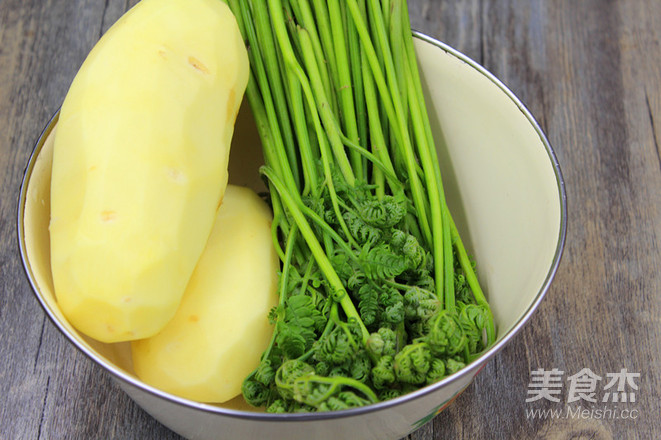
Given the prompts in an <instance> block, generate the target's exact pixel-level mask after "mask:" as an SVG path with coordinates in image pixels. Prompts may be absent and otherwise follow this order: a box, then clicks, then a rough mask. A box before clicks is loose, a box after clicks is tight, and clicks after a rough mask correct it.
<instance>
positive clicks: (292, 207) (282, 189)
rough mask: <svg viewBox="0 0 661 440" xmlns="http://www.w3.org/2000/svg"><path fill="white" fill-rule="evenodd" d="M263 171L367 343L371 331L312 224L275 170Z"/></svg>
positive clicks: (335, 294)
mask: <svg viewBox="0 0 661 440" xmlns="http://www.w3.org/2000/svg"><path fill="white" fill-rule="evenodd" d="M261 172H262V174H264V175H265V176H266V177H267V178H268V179H269V181H270V182H271V183H272V184H273V186H274V187H275V189H276V191H278V193H279V194H280V197H281V199H282V202H283V204H284V206H286V207H287V209H288V211H289V214H290V215H291V216H292V218H293V219H294V221H295V222H296V224H297V225H298V228H299V230H300V232H301V235H302V236H303V238H304V239H305V242H306V243H307V245H308V247H309V248H310V251H311V252H312V255H313V256H314V258H315V260H316V261H317V265H318V266H319V269H320V270H321V272H322V273H323V274H324V277H325V278H326V281H327V282H328V284H329V286H330V289H331V291H332V292H333V296H334V298H336V300H338V302H339V303H340V305H341V306H342V310H344V313H345V314H346V315H347V318H353V319H355V320H356V322H358V325H359V327H360V329H361V333H362V334H363V341H362V342H363V343H365V341H367V338H368V337H369V332H368V331H367V328H366V327H365V324H364V323H363V321H362V319H361V318H360V314H359V313H358V311H357V310H356V307H355V306H354V304H353V302H352V301H351V298H350V297H349V295H348V294H347V291H346V289H345V288H344V285H343V284H342V280H340V277H339V276H338V275H337V272H335V269H334V268H333V265H332V264H331V262H330V260H329V259H328V256H327V255H326V253H325V252H324V250H323V248H322V247H321V245H320V244H319V241H318V240H317V237H316V236H315V234H314V231H313V230H312V228H311V227H310V224H309V223H308V221H307V220H306V218H305V215H304V214H303V212H302V211H301V210H300V209H299V207H298V205H297V203H296V201H295V199H294V198H293V197H292V196H291V195H290V194H289V191H287V188H286V186H285V185H284V183H283V182H282V181H281V180H280V178H279V177H278V176H277V175H276V174H275V173H274V172H273V170H271V169H270V168H268V167H262V168H261Z"/></svg>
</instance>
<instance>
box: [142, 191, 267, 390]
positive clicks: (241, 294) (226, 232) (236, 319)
mask: <svg viewBox="0 0 661 440" xmlns="http://www.w3.org/2000/svg"><path fill="white" fill-rule="evenodd" d="M278 267H279V266H278V257H277V254H276V252H275V249H274V247H273V242H272V240H271V213H270V210H269V208H268V207H267V206H266V204H265V203H264V202H263V201H262V200H261V199H260V198H259V197H258V196H257V194H255V193H254V192H253V191H252V190H250V189H247V188H243V187H238V186H233V185H230V186H228V187H227V192H226V193H225V198H224V200H223V203H222V205H221V206H220V209H219V210H218V217H217V219H216V223H215V224H214V227H213V230H212V232H211V236H210V237H209V242H208V243H207V246H206V248H205V250H204V252H203V253H202V257H201V258H200V261H199V263H198V265H197V267H196V268H195V271H194V272H193V276H192V277H191V280H190V283H189V284H188V287H187V288H186V293H185V294H184V297H183V299H182V301H181V305H180V306H179V309H178V310H177V313H176V314H175V316H174V318H173V319H172V320H171V321H170V322H169V323H168V325H167V326H166V327H165V328H164V329H163V330H162V331H161V332H160V333H159V334H157V335H156V336H152V337H151V338H148V339H142V340H139V341H133V342H132V343H131V347H132V353H133V365H134V368H135V372H136V374H137V375H138V377H139V378H140V379H142V380H143V381H145V382H146V383H148V384H150V385H153V386H155V387H157V388H159V389H162V390H164V391H167V392H169V393H172V394H175V395H178V396H181V397H184V398H187V399H192V400H197V401H201V402H224V401H227V400H229V399H231V398H233V397H235V396H237V395H238V394H239V393H240V392H241V383H242V382H243V379H244V378H245V377H246V376H248V374H249V373H250V372H251V371H252V370H253V369H255V368H256V367H257V365H258V364H259V359H260V356H261V354H262V353H263V352H264V350H265V349H266V347H267V346H268V343H269V340H270V337H271V334H272V332H273V328H272V326H271V325H270V324H269V322H268V319H267V316H268V312H269V310H270V309H271V308H272V307H274V306H275V305H276V304H277V301H278V298H277V284H278V276H277V274H278Z"/></svg>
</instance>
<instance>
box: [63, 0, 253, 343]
mask: <svg viewBox="0 0 661 440" xmlns="http://www.w3.org/2000/svg"><path fill="white" fill-rule="evenodd" d="M248 69H249V66H248V58H247V52H246V49H245V46H244V44H243V40H242V38H241V35H240V33H239V29H238V26H237V24H236V20H235V18H234V16H233V15H232V13H231V11H230V10H229V8H228V7H227V6H226V5H225V4H224V3H223V2H222V1H219V0H168V1H162V0H143V1H141V2H140V3H138V4H137V5H136V6H135V7H134V8H133V9H131V10H130V11H129V12H127V13H126V14H125V15H124V16H123V17H122V18H121V19H120V20H119V21H118V22H117V23H116V24H115V25H114V26H113V27H112V28H111V29H110V30H109V31H108V32H107V33H106V34H105V35H104V36H103V38H102V39H101V40H100V41H99V42H98V44H97V45H96V46H95V47H94V49H93V50H92V51H91V52H90V54H89V56H88V57H87V59H86V60H85V62H84V63H83V65H82V67H81V68H80V71H79V72H78V74H77V75H76V77H75V79H74V81H73V83H72V85H71V88H70V90H69V92H68V94H67V96H66V99H65V100H64V103H63V105H62V110H61V113H60V117H59V121H58V125H57V132H56V135H55V146H54V148H55V150H54V156H53V174H52V181H51V203H52V204H51V222H50V237H51V258H52V264H51V269H52V272H53V280H54V285H55V293H56V297H57V301H58V303H59V306H60V307H61V309H62V311H63V313H64V314H65V316H66V317H67V318H68V319H69V320H70V321H71V323H72V324H73V326H74V327H76V328H77V329H78V330H80V331H81V332H83V333H85V334H87V335H89V336H91V337H93V338H95V339H98V340H100V341H103V342H116V341H122V340H133V339H138V338H144V337H148V336H151V335H153V334H155V333H157V332H158V331H159V330H161V329H162V328H163V327H164V326H165V324H166V323H167V322H168V321H169V320H170V318H172V316H173V315H174V313H175V311H176V309H177V306H178V304H179V302H180V300H181V297H182V295H183V292H184V290H185V288H186V284H187V283H188V280H189V279H190V276H191V274H192V272H193V269H194V267H195V264H196V263H197V260H198V259H199V257H200V255H201V253H202V250H203V249H204V246H205V244H206V241H207V238H208V236H209V233H210V231H211V227H212V225H213V221H214V218H215V213H216V210H217V208H218V205H219V204H220V202H221V200H222V197H223V192H224V190H225V187H226V185H227V163H228V158H229V149H230V142H231V137H232V133H233V129H234V122H235V118H236V114H237V112H238V109H239V105H240V103H241V99H242V97H243V93H244V91H245V87H246V84H247V81H248V71H249V70H248Z"/></svg>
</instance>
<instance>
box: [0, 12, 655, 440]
mask: <svg viewBox="0 0 661 440" xmlns="http://www.w3.org/2000/svg"><path fill="white" fill-rule="evenodd" d="M134 3H135V0H130V1H126V0H121V1H120V0H105V1H102V0H87V1H85V0H3V1H2V2H0V170H1V171H0V172H1V174H0V178H1V185H0V197H1V198H0V214H1V217H0V246H1V247H0V274H1V275H0V283H1V286H2V296H1V297H0V439H6V440H14V439H70V440H73V439H85V440H87V439H111V438H112V439H125V440H130V439H141V440H146V439H161V440H165V439H176V438H179V437H178V436H177V435H175V434H174V433H172V432H170V431H169V430H167V429H166V428H164V427H163V426H161V425H159V424H158V423H157V422H155V421H154V420H153V419H152V418H151V417H150V416H148V415H147V414H146V413H145V412H143V411H142V410H141V409H140V408H139V407H138V406H137V405H135V404H134V403H133V402H132V401H130V400H129V399H128V398H127V397H126V396H125V395H124V394H123V393H122V392H120V391H119V389H118V388H117V387H116V386H115V385H114V383H113V382H112V381H111V379H110V377H109V376H108V374H106V373H105V372H104V371H102V370H101V368H98V367H96V366H95V365H93V364H92V362H91V361H89V360H88V359H87V358H86V357H85V356H83V355H82V354H81V353H79V352H78V351H77V350H76V349H75V348H73V346H72V345H71V344H69V343H68V342H67V341H66V340H65V338H64V337H63V336H62V335H61V334H60V333H59V332H58V331H57V330H56V329H55V327H54V326H53V325H52V324H51V322H50V321H49V320H47V319H46V318H45V315H44V313H43V312H42V310H41V308H40V306H39V305H38V303H37V301H36V300H35V298H34V296H33V295H32V292H31V290H30V287H29V286H28V283H27V281H26V279H25V276H24V274H23V269H22V267H21V262H20V259H19V256H18V251H17V245H16V226H15V223H16V221H15V218H16V200H17V195H18V190H19V184H20V181H21V177H22V175H23V170H24V167H25V164H26V163H27V159H28V156H29V154H30V152H31V150H32V147H33V145H34V142H35V141H36V139H37V137H38V136H39V133H40V131H41V129H42V128H43V126H44V125H45V123H46V121H47V120H48V119H49V117H50V116H51V115H52V114H53V113H54V112H55V111H56V110H57V108H58V107H59V105H60V103H61V102H62V99H63V98H64V95H65V93H66V91H67V88H68V85H69V83H70V81H71V79H72V78H73V76H74V74H75V73H76V70H77V68H78V66H79V65H80V63H81V62H82V60H83V59H84V57H85V55H86V54H87V52H88V51H89V50H90V48H91V47H92V45H93V44H94V43H95V42H96V40H97V39H98V38H99V36H100V35H101V34H102V33H103V32H104V31H105V30H106V29H107V28H108V27H109V26H110V25H111V24H112V23H113V22H114V21H115V20H116V19H117V18H118V17H119V16H120V15H121V14H122V13H123V12H124V11H125V10H126V9H127V8H128V7H129V6H131V5H132V4H134ZM410 9H411V18H412V22H413V26H414V28H416V29H418V30H421V31H423V32H425V33H427V34H429V35H431V36H433V37H436V38H438V39H440V40H442V41H444V42H447V43H448V44H449V45H451V46H453V47H455V48H456V49H458V50H460V51H462V52H464V53H466V54H467V55H468V56H470V57H471V58H473V59H475V60H476V61H478V62H479V63H480V64H482V65H484V66H485V67H486V68H487V69H489V70H490V71H491V72H493V73H494V74H495V75H496V76H497V77H499V78H500V79H501V80H503V81H504V82H505V83H506V84H507V85H508V86H509V87H510V88H511V89H512V90H513V91H514V93H516V94H517V95H518V96H519V97H520V98H521V99H522V101H523V102H524V103H525V104H526V105H527V106H528V107H529V109H530V110H531V111H532V113H533V114H534V115H535V117H536V118H537V119H538V121H539V122H540V125H541V126H542V128H543V129H544V130H545V132H546V133H547V135H548V138H549V140H550V142H551V144H552V145H553V146H554V148H555V151H556V153H557V155H558V158H559V161H560V164H561V166H562V170H563V172H564V177H565V181H566V186H567V192H568V199H569V229H568V236H567V245H566V249H565V253H564V257H563V260H562V263H561V265H560V268H559V271H558V273H557V276H556V279H555V281H554V283H553V285H552V287H551V289H550V291H549V292H548V294H547V296H546V298H545V299H544V301H543V302H542V305H541V307H540V308H539V310H538V311H537V312H536V313H535V315H534V316H533V318H532V320H531V321H530V322H529V324H528V325H527V326H526V327H525V329H524V330H523V331H522V332H521V333H520V334H519V335H518V336H517V337H516V338H515V339H514V340H513V341H512V343H511V344H510V345H508V346H507V347H506V348H505V349H504V350H503V351H502V352H501V353H499V354H498V355H497V356H496V357H495V358H494V359H493V360H492V361H491V362H489V364H488V365H487V367H486V368H485V369H484V370H483V372H482V373H481V374H480V375H479V376H478V378H477V380H476V381H475V382H474V384H473V385H471V386H470V387H469V388H468V390H467V391H466V392H465V393H463V394H462V395H461V396H460V397H459V398H458V399H457V400H456V401H455V402H454V403H453V404H452V405H451V406H450V408H448V409H447V410H446V411H444V412H443V413H441V414H440V415H439V416H438V417H436V418H435V419H434V420H433V422H431V423H429V424H427V425H426V426H424V427H422V428H421V429H420V430H418V431H417V432H415V433H413V434H411V436H410V438H411V439H416V440H421V439H425V440H430V439H445V438H447V439H455V438H470V439H477V438H484V439H491V438H505V439H510V438H511V439H526V438H541V439H565V438H575V439H578V438H581V439H588V438H589V439H611V438H615V439H621V438H641V439H652V438H661V422H660V421H659V419H660V418H659V415H660V414H661V403H660V402H661V384H660V382H659V381H660V379H661V376H660V374H659V373H660V369H661V355H660V354H659V353H661V318H660V317H661V297H660V296H659V293H660V292H661V276H660V275H659V272H660V268H661V251H660V246H661V157H660V155H661V153H660V151H659V150H660V148H661V147H660V144H661V26H659V19H661V3H660V2H658V1H657V0H611V1H606V0H580V1H579V0H564V1H563V0H462V1H459V0H410ZM540 369H541V370H544V371H552V370H553V369H557V370H560V371H563V372H564V374H563V375H562V376H561V377H560V379H561V380H562V381H563V389H562V394H561V395H560V396H559V397H560V399H559V400H560V401H559V402H552V401H550V400H549V399H546V398H543V399H540V400H538V401H536V402H526V399H527V398H529V397H531V394H529V391H532V390H533V388H532V387H531V382H533V371H535V370H537V371H540ZM584 369H589V370H590V372H592V373H594V374H596V375H599V376H600V377H602V379H603V380H602V381H601V382H600V388H598V389H597V391H599V392H598V393H597V397H601V396H603V395H604V394H605V392H606V391H607V390H606V389H605V388H606V382H607V379H610V378H609V377H608V373H619V372H621V371H622V370H623V369H625V370H626V372H627V373H632V374H633V375H634V380H633V382H634V384H635V385H636V386H638V389H637V390H635V389H633V388H631V386H629V384H626V383H625V385H627V386H628V388H627V389H626V390H625V391H627V392H631V393H633V394H635V398H636V401H635V402H627V403H618V404H613V403H612V402H611V401H609V402H607V403H606V404H604V403H601V401H598V402H597V403H595V404H592V403H589V402H587V401H581V400H579V401H578V402H574V403H572V404H571V405H570V402H569V400H570V394H573V392H572V390H570V389H569V388H570V384H571V381H572V380H573V381H574V384H575V385H580V383H581V382H580V381H579V380H578V379H577V378H578V376H575V377H574V379H571V380H570V377H571V376H574V375H577V374H579V373H581V372H583V373H585V372H586V371H585V370H584ZM635 374H639V376H637V377H636V376H635ZM616 378H617V376H616ZM616 387H617V386H615V387H613V388H611V389H610V391H613V390H615V388H616ZM574 391H576V390H574ZM533 394H534V393H533ZM577 404H580V405H581V406H582V407H583V408H584V409H588V410H595V409H604V411H603V412H601V413H596V412H594V411H591V412H590V413H589V414H586V413H581V414H577V413H574V412H571V413H569V414H567V413H564V414H562V415H561V416H560V417H559V418H554V417H552V416H550V415H546V416H541V417H537V418H534V419H533V418H532V417H531V415H530V412H531V411H532V410H535V409H551V410H558V411H560V412H563V411H566V407H567V406H569V407H570V408H575V407H576V405H577ZM605 409H611V411H610V412H607V411H605Z"/></svg>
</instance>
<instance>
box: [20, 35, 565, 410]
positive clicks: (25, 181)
mask: <svg viewBox="0 0 661 440" xmlns="http://www.w3.org/2000/svg"><path fill="white" fill-rule="evenodd" d="M412 32H413V36H414V37H415V38H417V39H419V40H421V41H423V42H426V43H429V44H431V45H433V46H435V47H437V48H439V49H441V50H443V51H444V52H446V53H447V54H449V55H452V56H454V57H455V58H457V59H458V60H460V61H463V62H464V63H466V64H468V65H469V66H470V67H472V68H473V69H475V70H476V71H477V72H478V73H480V74H481V75H483V76H484V77H485V78H487V79H488V80H489V81H491V82H492V83H493V84H494V85H495V86H497V87H498V88H499V89H500V90H501V91H502V92H503V93H505V95H507V97H508V98H509V99H510V100H511V101H512V102H513V103H514V104H515V105H516V106H517V107H518V109H519V110H520V111H521V113H522V114H523V115H524V116H525V118H526V119H527V120H528V122H529V123H530V124H531V126H532V127H533V128H534V130H535V132H536V133H537V135H538V136H539V138H540V140H541V142H542V144H543V145H544V148H545V150H546V153H547V155H548V158H549V161H550V164H551V166H552V167H553V172H554V174H555V178H556V184H557V190H558V196H559V201H560V228H559V234H558V241H557V244H556V249H555V253H554V256H553V261H552V262H551V265H550V268H549V271H548V272H547V275H546V278H545V279H544V282H543V283H542V286H541V288H540V289H539V291H538V293H537V295H536V296H535V298H534V300H533V301H532V303H531V304H530V306H529V307H528V308H527V310H526V311H525V312H524V314H523V315H522V316H521V318H520V319H519V320H518V321H517V322H516V323H515V324H514V326H513V327H512V328H511V329H510V330H509V331H507V333H505V334H504V335H502V337H501V338H500V340H498V341H497V342H496V343H495V344H494V345H492V346H491V347H489V348H488V349H487V350H485V351H484V352H483V353H482V354H481V355H480V356H479V357H477V358H476V359H475V360H473V361H472V362H471V363H469V364H467V365H466V367H464V368H462V369H461V370H459V371H458V372H456V373H454V374H452V375H450V376H447V377H445V378H443V379H442V380H440V381H438V382H436V383H433V384H430V385H427V386H425V387H423V388H420V389H418V390H416V391H413V392H410V393H407V394H404V395H402V396H399V397H397V398H394V399H390V400H386V401H382V402H377V403H374V404H370V405H366V406H362V407H358V408H352V409H346V410H338V411H328V412H314V413H286V414H271V413H266V412H257V411H244V410H236V409H229V408H223V407H221V406H216V405H212V404H208V403H200V402H196V401H192V400H188V399H184V398H181V397H178V396H174V395H172V394H169V393H166V392H164V391H161V390H159V389H157V388H155V387H152V386H150V385H147V384H145V383H144V382H142V381H141V380H139V379H138V378H137V377H134V376H133V375H131V374H129V373H127V372H125V371H124V370H122V369H120V368H119V367H117V366H116V365H114V364H112V363H110V362H108V361H107V360H106V359H105V358H103V357H102V356H101V355H100V354H98V353H96V352H94V351H92V350H89V349H88V348H87V347H85V346H84V345H83V344H82V343H80V342H79V341H77V340H76V338H74V337H72V335H70V334H69V332H68V331H67V330H66V328H65V327H64V325H63V324H62V323H61V322H59V320H58V319H57V318H56V316H55V314H54V313H53V311H52V310H51V309H50V307H49V305H48V304H47V303H46V301H45V300H44V299H43V298H42V296H41V295H40V293H39V288H38V286H37V283H36V281H35V278H34V276H33V273H32V270H31V267H30V264H29V262H28V259H27V248H26V244H25V228H24V220H25V218H24V214H25V201H26V196H27V194H26V193H27V187H28V185H29V182H30V179H31V175H32V171H33V169H34V166H35V162H36V160H37V157H38V156H39V153H40V152H41V149H42V147H43V145H44V143H45V140H46V139H47V138H48V136H49V135H50V134H51V132H52V131H53V129H54V127H55V124H56V123H57V120H58V117H59V109H58V111H57V112H56V113H55V114H54V115H53V116H52V117H51V119H50V120H49V121H48V123H47V124H46V127H45V128H44V129H43V130H42V132H41V134H40V135H39V138H38V141H37V143H36V145H35V147H34V149H33V151H32V153H31V154H30V158H29V160H28V164H27V166H26V167H25V170H24V172H23V178H22V181H21V186H20V193H19V197H18V213H17V238H18V247H19V252H20V257H21V262H22V265H23V270H24V272H25V275H26V276H27V279H28V282H29V284H30V286H31V287H32V291H33V293H34V295H35V296H36V298H37V300H38V301H39V303H40V304H41V306H42V308H43V309H44V311H45V312H46V314H47V315H48V317H49V318H50V320H51V322H52V323H53V324H55V326H56V327H57V328H58V329H59V330H60V332H61V333H62V334H63V335H64V336H65V337H66V338H67V339H69V341H70V342H72V343H73V344H74V345H75V346H76V347H77V348H78V349H79V350H80V351H81V352H82V353H83V354H85V355H86V356H87V357H88V358H90V359H91V360H92V361H94V362H95V363H96V364H98V365H99V366H101V367H102V368H104V369H105V370H106V371H107V372H109V373H110V374H111V375H112V376H113V377H114V378H115V379H118V380H120V381H121V382H124V383H126V384H128V385H131V386H133V387H135V388H138V389H140V390H141V391H144V392H146V393H148V394H150V395H152V396H154V397H157V398H159V399H163V400H165V401H167V402H169V403H172V404H175V405H179V406H184V407H186V408H188V409H191V410H196V411H203V412H206V413H213V414H216V415H220V416H227V417H232V418H239V419H249V420H253V421H285V420H286V421H313V420H331V419H338V418H344V417H352V416H358V415H361V414H365V413H371V412H376V411H380V410H383V409H387V408H392V407H396V406H398V405H401V404H404V403H407V402H410V401H413V400H415V399H417V398H419V397H421V396H425V395H428V394H430V393H433V392H435V391H437V390H438V389H440V388H443V387H444V386H446V385H447V384H449V383H451V382H454V381H456V380H457V379H460V378H465V376H468V375H475V374H477V373H478V372H479V370H480V369H481V368H482V367H483V366H484V365H485V364H486V363H487V362H488V361H489V360H490V359H491V358H493V357H494V356H495V355H496V354H497V353H498V352H500V350H502V349H503V347H504V346H505V345H506V344H507V343H509V341H510V340H511V339H512V338H514V336H516V334H518V333H519V331H521V329H522V328H523V326H524V325H525V324H526V323H527V322H528V321H529V320H530V317H531V316H532V314H533V313H534V312H535V311H536V310H537V308H538V307H539V304H540V303H541V301H542V299H543V298H544V296H545V295H546V293H547V291H548V290H549V287H550V285H551V282H552V280H553V278H554V277H555V274H556V272H557V270H558V267H559V265H560V260H561V259H562V253H563V250H564V246H565V241H566V235H567V194H566V189H565V182H564V178H563V175H562V171H561V169H560V164H559V162H558V159H557V156H556V154H555V152H554V150H553V148H552V147H551V144H550V142H549V140H548V139H547V137H546V135H545V134H544V132H543V131H542V129H541V127H540V126H539V124H538V123H537V121H536V120H535V118H534V117H533V115H532V114H531V112H530V111H529V110H528V109H527V108H526V106H525V105H524V104H523V103H522V101H521V100H520V99H519V98H518V97H517V96H516V95H515V94H514V93H513V92H512V91H511V90H510V89H509V88H508V87H507V86H506V85H505V84H504V83H503V82H502V81H500V80H499V79H498V78H497V77H496V76H495V75H493V74H492V73H491V72H489V71H488V70H487V69H486V68H484V67H483V66H481V65H480V64H479V63H477V62H476V61H474V60H473V59H471V58H470V57H468V56H467V55H465V54H463V53H462V52H459V51H458V50H456V49H454V48H452V47H450V46H449V45H447V44H445V43H443V42H441V41H439V40H437V39H435V38H433V37H430V36H428V35H426V34H424V33H422V32H419V31H416V30H413V31H412ZM463 389H465V387H464V388H462V390H463ZM459 392H461V391H459Z"/></svg>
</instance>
